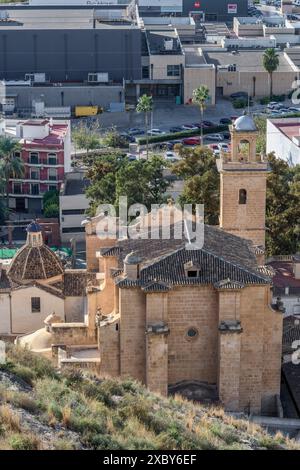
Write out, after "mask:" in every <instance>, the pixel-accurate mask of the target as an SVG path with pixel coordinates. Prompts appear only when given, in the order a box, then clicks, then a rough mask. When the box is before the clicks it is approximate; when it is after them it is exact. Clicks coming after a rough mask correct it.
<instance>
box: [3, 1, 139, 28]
mask: <svg viewBox="0 0 300 470" xmlns="http://www.w3.org/2000/svg"><path fill="white" fill-rule="evenodd" d="M8 14H9V18H8V20H6V21H2V22H0V31H1V30H3V29H5V30H6V29H7V30H11V29H13V30H15V29H16V30H19V29H21V30H23V29H33V30H35V29H93V15H94V10H93V9H89V10H87V9H82V10H79V9H73V10H72V9H67V10H62V9H57V10H55V9H49V10H45V9H39V10H31V9H29V10H25V9H20V10H9V11H8ZM95 14H96V22H95V29H104V28H114V27H115V28H130V29H131V28H133V27H134V25H133V23H132V22H131V21H129V20H126V13H125V11H124V9H121V8H120V9H118V10H111V9H109V6H108V7H107V9H106V10H95Z"/></svg>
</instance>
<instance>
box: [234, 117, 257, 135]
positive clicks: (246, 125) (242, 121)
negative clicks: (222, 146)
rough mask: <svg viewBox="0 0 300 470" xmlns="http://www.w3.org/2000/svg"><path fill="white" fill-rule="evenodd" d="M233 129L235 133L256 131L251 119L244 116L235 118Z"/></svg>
mask: <svg viewBox="0 0 300 470" xmlns="http://www.w3.org/2000/svg"><path fill="white" fill-rule="evenodd" d="M233 127H234V128H235V130H236V131H246V132H247V131H248V132H254V131H256V130H257V129H256V125H255V122H254V121H253V119H252V118H251V117H250V116H247V115H246V114H245V115H243V116H240V117H239V118H237V119H236V120H235V121H234V124H233Z"/></svg>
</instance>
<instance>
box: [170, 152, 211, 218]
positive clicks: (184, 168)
mask: <svg viewBox="0 0 300 470" xmlns="http://www.w3.org/2000/svg"><path fill="white" fill-rule="evenodd" d="M179 154H180V156H181V160H180V161H179V162H178V163H175V164H174V165H173V167H172V171H173V173H174V174H175V175H177V176H179V177H180V178H182V179H183V181H184V188H183V192H182V194H181V196H180V197H179V202H180V204H204V216H205V222H206V223H208V224H212V225H216V224H218V215H219V204H220V203H219V180H220V176H219V173H218V170H217V166H216V158H215V156H214V155H213V153H212V151H211V150H210V149H208V148H207V147H195V148H193V149H186V148H184V147H181V148H180V149H179Z"/></svg>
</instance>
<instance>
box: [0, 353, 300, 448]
mask: <svg viewBox="0 0 300 470" xmlns="http://www.w3.org/2000/svg"><path fill="white" fill-rule="evenodd" d="M0 430H1V432H0V450H1V449H2V450H3V449H14V450H19V449H20V450H39V449H65V450H71V449H110V450H116V449H147V450H150V449H151V450H157V449H163V450H176V449H179V450H182V449H184V450H188V449H200V450H201V449H212V450H213V449H215V450H218V449H232V450H240V449H249V450H251V449H299V448H300V446H299V445H297V444H296V443H295V442H294V441H293V440H289V439H286V438H284V437H283V436H282V435H281V434H277V435H276V436H271V435H269V434H267V433H266V432H265V431H264V430H262V429H261V428H260V427H259V426H257V425H255V424H253V423H250V422H248V421H247V420H241V419H235V418H233V417H231V416H229V415H227V414H226V413H224V411H223V410H222V409H221V408H216V407H212V408H205V407H203V406H199V405H196V404H194V403H191V402H188V401H186V400H184V399H182V398H180V397H174V398H173V397H170V398H162V397H161V396H158V395H155V394H152V393H150V392H149V391H148V390H146V389H145V388H144V387H143V386H142V385H140V384H138V383H137V382H134V381H132V380H129V379H128V380H123V381H119V380H115V379H106V380H99V379H97V378H95V377H91V376H88V375H83V374H82V373H80V372H79V371H75V370H70V371H68V372H67V373H64V374H60V373H59V372H58V371H57V370H56V369H55V368H54V367H53V366H52V365H51V363H50V362H49V361H47V360H46V359H44V358H41V357H39V356H34V355H33V354H32V353H30V352H29V351H27V350H24V349H21V348H19V347H15V346H11V345H9V346H8V358H7V361H6V363H5V364H2V365H0Z"/></svg>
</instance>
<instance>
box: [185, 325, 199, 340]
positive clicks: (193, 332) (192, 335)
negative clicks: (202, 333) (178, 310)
mask: <svg viewBox="0 0 300 470" xmlns="http://www.w3.org/2000/svg"><path fill="white" fill-rule="evenodd" d="M198 335H199V333H198V330H197V328H194V327H191V328H189V329H188V330H187V331H186V338H187V339H189V340H193V339H196V338H197V336H198Z"/></svg>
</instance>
